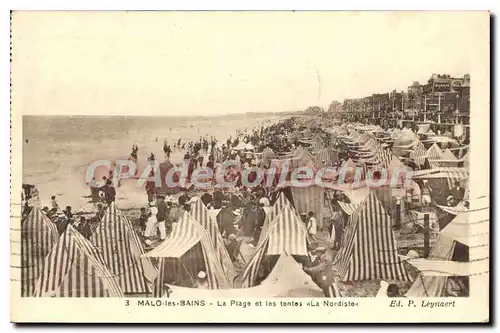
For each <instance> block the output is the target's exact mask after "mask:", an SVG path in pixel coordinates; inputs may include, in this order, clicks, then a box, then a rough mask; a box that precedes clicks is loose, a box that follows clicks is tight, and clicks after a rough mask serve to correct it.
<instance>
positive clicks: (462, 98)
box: [330, 74, 470, 124]
mask: <svg viewBox="0 0 500 333" xmlns="http://www.w3.org/2000/svg"><path fill="white" fill-rule="evenodd" d="M332 105H333V104H332ZM335 105H336V107H335V109H336V110H332V108H330V111H334V112H343V113H348V114H356V115H357V116H361V117H365V118H366V117H368V118H375V119H383V118H388V117H390V118H398V119H412V120H417V121H424V122H426V121H434V122H439V123H442V122H446V123H456V122H460V123H464V124H466V123H468V118H469V114H470V75H469V74H465V75H464V76H463V77H451V76H450V75H447V74H442V75H440V74H432V76H431V77H430V78H429V80H428V81H427V83H426V84H420V83H419V82H413V84H412V85H410V86H409V87H408V89H407V91H397V90H393V91H392V92H387V93H382V94H372V95H371V96H367V97H363V98H356V99H345V100H344V102H343V103H336V104H335Z"/></svg>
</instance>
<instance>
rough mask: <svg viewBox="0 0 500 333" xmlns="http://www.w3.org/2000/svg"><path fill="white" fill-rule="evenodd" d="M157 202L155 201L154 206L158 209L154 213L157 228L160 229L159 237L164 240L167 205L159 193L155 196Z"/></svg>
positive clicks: (165, 236) (165, 235)
mask: <svg viewBox="0 0 500 333" xmlns="http://www.w3.org/2000/svg"><path fill="white" fill-rule="evenodd" d="M157 199H158V202H157V203H156V208H157V209H158V213H157V214H156V220H157V221H158V222H157V226H158V229H159V230H160V239H161V240H165V238H167V234H166V229H165V222H166V220H167V215H168V207H167V204H166V203H165V197H164V196H163V195H159V196H158V197H157Z"/></svg>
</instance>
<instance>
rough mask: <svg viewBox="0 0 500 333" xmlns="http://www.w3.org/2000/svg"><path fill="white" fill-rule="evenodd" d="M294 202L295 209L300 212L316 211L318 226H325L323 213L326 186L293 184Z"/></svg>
mask: <svg viewBox="0 0 500 333" xmlns="http://www.w3.org/2000/svg"><path fill="white" fill-rule="evenodd" d="M291 190H292V195H293V202H295V209H296V211H297V212H298V213H299V214H302V213H306V214H308V213H309V212H314V215H315V216H316V220H317V221H318V227H319V228H322V227H323V213H324V202H325V188H324V187H322V186H317V185H311V186H307V187H296V186H292V187H291Z"/></svg>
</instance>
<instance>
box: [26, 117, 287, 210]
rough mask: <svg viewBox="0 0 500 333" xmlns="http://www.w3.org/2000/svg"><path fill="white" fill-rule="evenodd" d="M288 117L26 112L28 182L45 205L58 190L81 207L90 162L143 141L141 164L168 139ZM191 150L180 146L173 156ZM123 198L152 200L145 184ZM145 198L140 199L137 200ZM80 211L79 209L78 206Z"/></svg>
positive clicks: (63, 200) (120, 154)
mask: <svg viewBox="0 0 500 333" xmlns="http://www.w3.org/2000/svg"><path fill="white" fill-rule="evenodd" d="M285 117H287V115H286V114H285V113H246V114H233V115H224V116H210V117H208V116H199V117H157V116H23V183H25V184H33V185H36V186H37V188H38V191H39V193H40V201H41V203H42V205H48V204H49V203H50V196H52V195H55V196H56V198H57V200H58V203H59V205H60V206H66V205H71V206H72V208H75V207H76V208H78V207H79V206H80V205H83V204H85V203H86V202H88V199H87V196H88V195H89V192H90V191H89V188H88V186H87V184H86V182H85V175H86V171H87V169H88V167H89V166H90V165H91V164H92V163H93V162H95V161H97V160H111V161H114V160H117V159H127V158H128V156H129V155H130V153H131V151H132V145H134V144H135V145H137V146H138V147H139V154H138V155H139V156H138V161H139V162H138V164H139V166H140V165H141V163H143V164H145V163H147V157H148V156H149V155H150V153H153V154H155V156H156V157H157V160H158V159H163V158H164V153H163V142H164V140H165V139H167V141H168V143H169V144H170V145H171V146H173V144H174V142H177V141H178V140H179V138H180V139H181V144H182V143H183V142H187V141H195V140H199V138H200V137H205V136H208V137H210V136H214V137H216V138H217V140H220V141H226V140H227V138H229V137H233V138H234V137H235V135H236V134H237V131H238V130H239V131H242V132H245V131H251V130H252V129H254V128H260V127H261V126H269V125H270V124H272V123H274V122H277V121H279V120H280V119H283V118H285ZM184 153H185V151H182V150H175V151H174V152H173V153H172V155H171V161H172V162H174V163H175V162H180V161H181V159H182V156H183V155H184ZM117 192H118V193H117V200H118V201H120V200H121V201H123V204H124V205H126V206H130V205H132V206H134V207H135V206H136V204H137V205H138V206H141V205H143V204H144V203H145V202H146V203H147V200H146V197H145V194H144V190H143V189H140V188H136V186H135V185H131V184H128V185H127V184H125V185H124V186H122V187H121V188H119V189H118V190H117ZM136 201H139V202H136ZM73 210H74V211H76V209H73Z"/></svg>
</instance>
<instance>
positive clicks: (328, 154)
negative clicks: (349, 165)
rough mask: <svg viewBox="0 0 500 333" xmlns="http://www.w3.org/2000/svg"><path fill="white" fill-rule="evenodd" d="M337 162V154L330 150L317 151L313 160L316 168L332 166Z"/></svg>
mask: <svg viewBox="0 0 500 333" xmlns="http://www.w3.org/2000/svg"><path fill="white" fill-rule="evenodd" d="M336 161H337V152H336V151H335V150H333V149H332V148H325V149H321V150H319V151H318V153H317V154H316V156H315V158H314V162H315V165H316V166H317V167H318V168H323V167H326V166H332V165H333V164H334V163H335V162H336Z"/></svg>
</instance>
